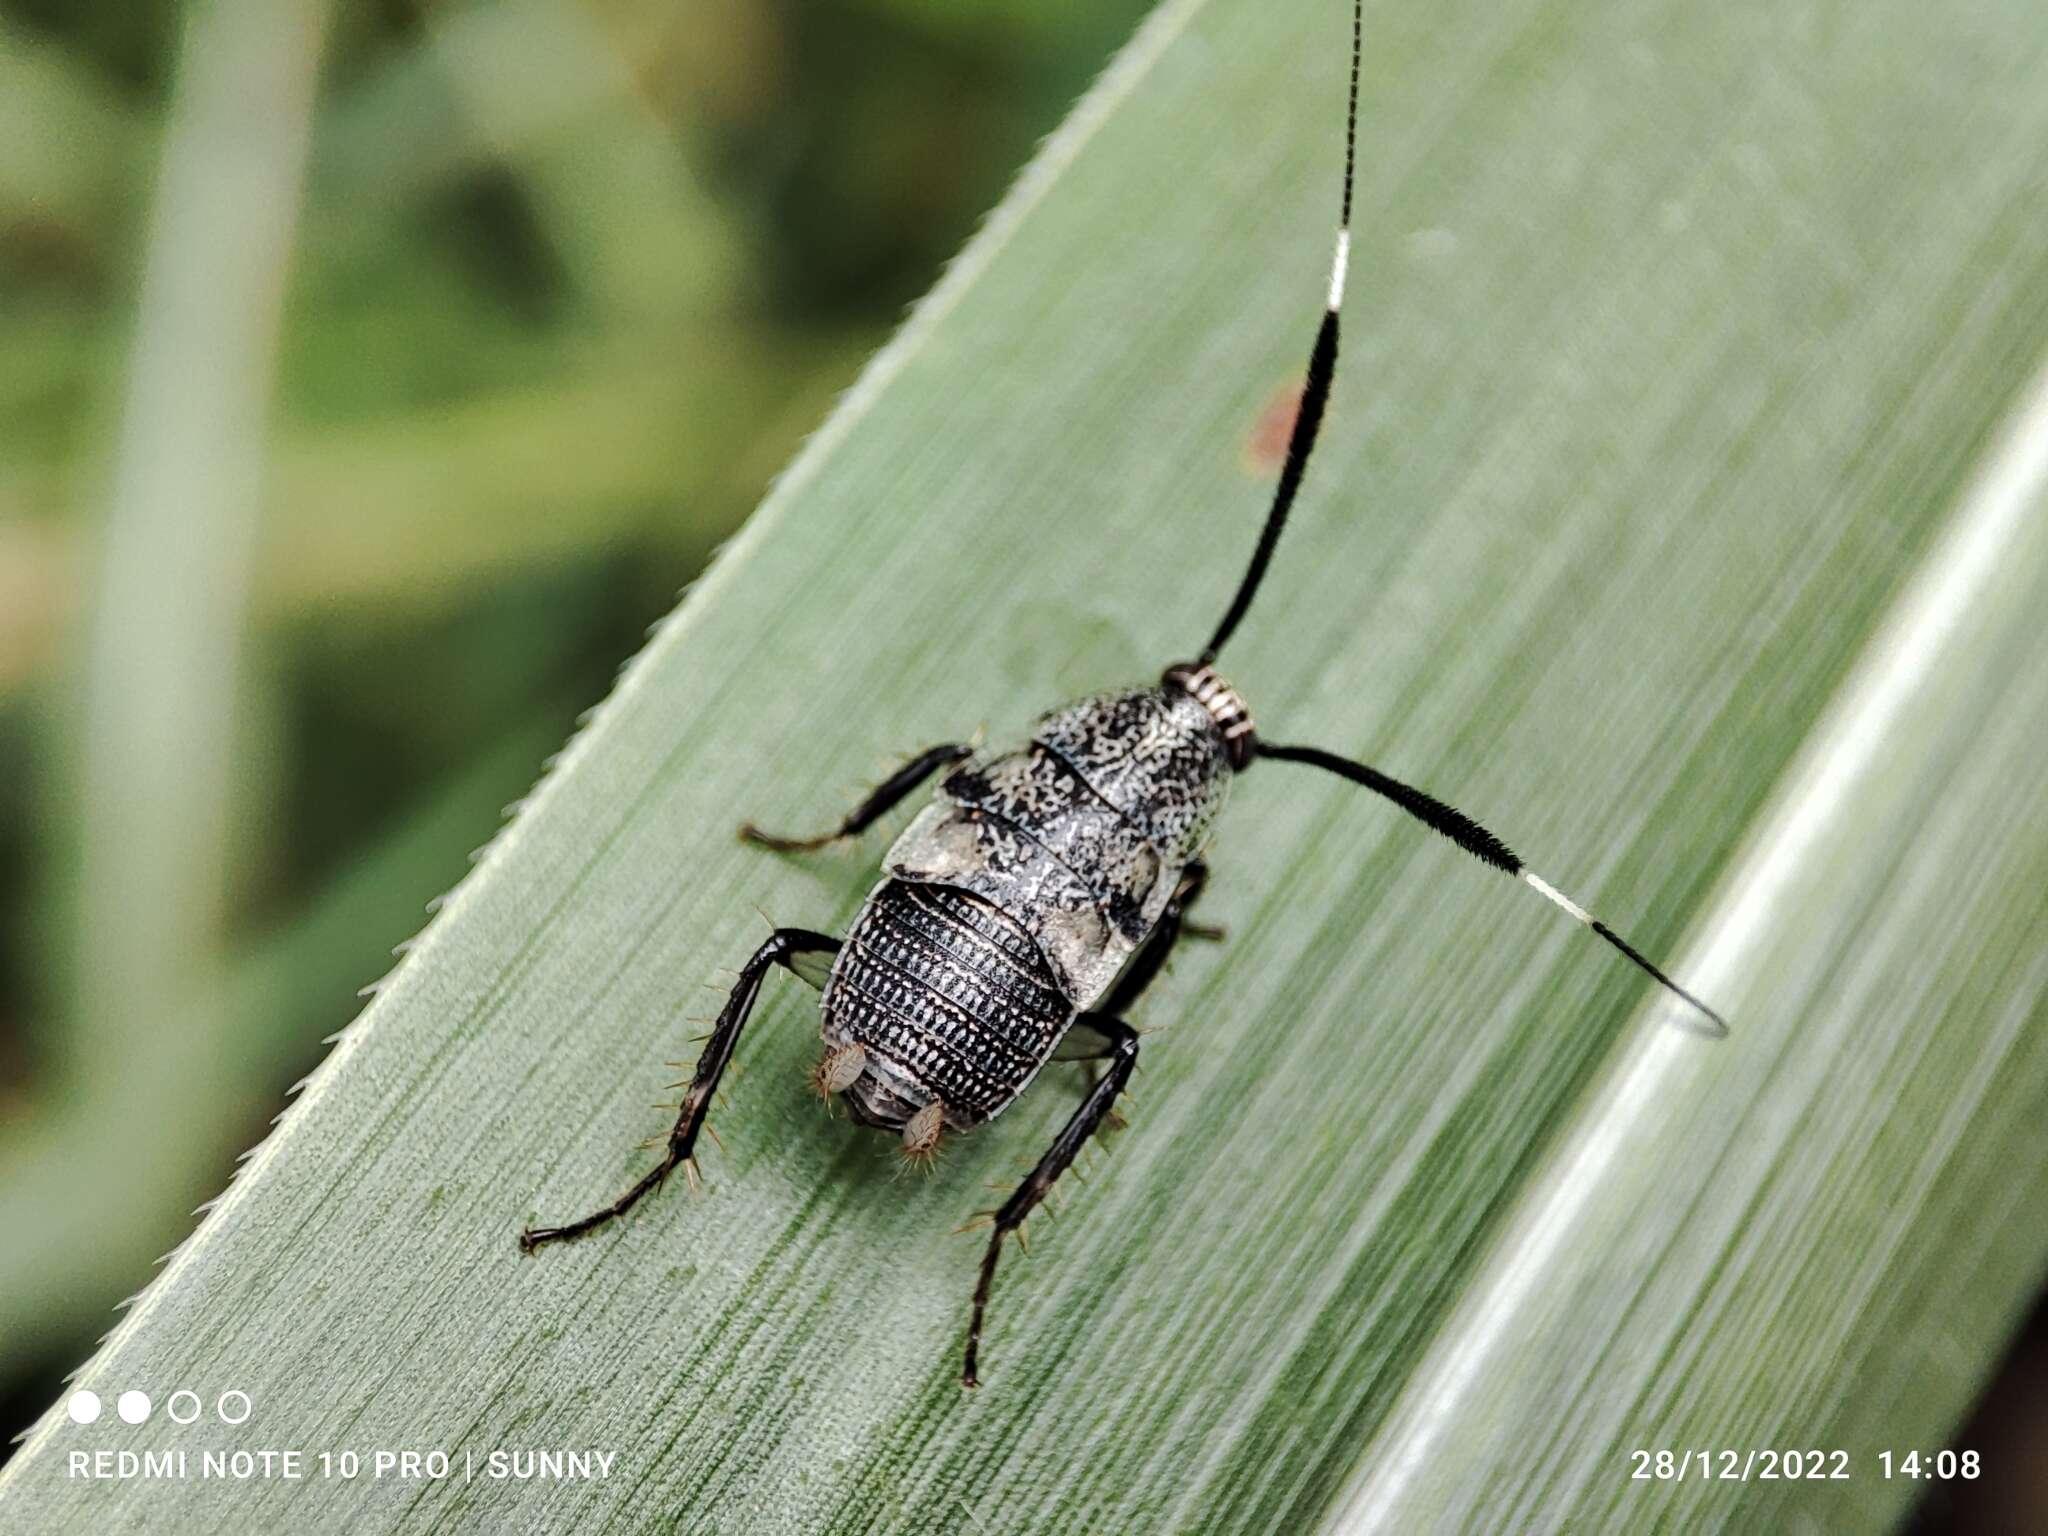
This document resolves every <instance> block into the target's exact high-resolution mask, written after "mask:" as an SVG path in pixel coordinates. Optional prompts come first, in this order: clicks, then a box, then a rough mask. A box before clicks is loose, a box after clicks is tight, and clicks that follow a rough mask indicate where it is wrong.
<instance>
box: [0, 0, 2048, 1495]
mask: <svg viewBox="0 0 2048 1536" xmlns="http://www.w3.org/2000/svg"><path fill="white" fill-rule="evenodd" d="M1145 9H1146V6H1145V4H1144V3H1143V0H1093V3H1087V4H1083V3H1080V0H981V3H978V4H973V5H961V4H951V3H946V0H805V3H798V0H780V3H774V0H507V3H501V4H474V5H472V4H453V3H436V0H375V3H370V4H362V5H357V6H354V7H347V8H341V7H329V6H326V5H323V4H319V3H313V0H214V3H211V4H207V5H203V6H199V7H196V8H193V9H190V10H189V11H188V10H187V9H186V8H183V7H179V6H177V5H173V4H171V3H168V0H129V3H122V4H112V3H69V0H0V1228H4V1230H5V1231H6V1233H7V1245H6V1247H7V1254H6V1256H5V1257H4V1258H0V1377H4V1379H0V1399H4V1401H0V1432H4V1433H7V1434H11V1433H12V1432H14V1431H15V1430H16V1429H18V1428H20V1427H22V1426H23V1425H25V1424H26V1423H27V1422H28V1421H29V1419H30V1418H31V1417H32V1416H33V1415H34V1414H35V1413H37V1412H39V1411H40V1410H41V1409H42V1408H43V1407H44V1406H45V1405H46V1404H47V1403H48V1402H49V1401H50V1400H51V1399H52V1398H53V1397H54V1396H55V1395H56V1393H57V1391H58V1389H59V1386H60V1383H61V1379H62V1375H63V1373H64V1372H65V1371H67V1370H69V1369H70V1368H72V1367H73V1366H75V1365H77V1364H78V1363H80V1362H81V1361H82V1360H83V1359H84V1358H85V1356H86V1355H87V1353H88V1352H89V1350H90V1349H91V1346H92V1343H93V1341H94V1339H95V1338H97V1337H98V1335H99V1334H100V1333H102V1332H103V1331H104V1330H105V1329H106V1328H107V1327H108V1326H110V1324H111V1321H112V1318H113V1313H112V1310H111V1309H112V1308H113V1307H114V1306H115V1305H116V1303H118V1302H119V1301H120V1299H121V1298H122V1297H124V1296H126V1295H128V1294H130V1293H132V1292H134V1291H136V1290H137V1289H139V1288H140V1287H141V1286H142V1285H143V1284H144V1283H146V1281H147V1279H148V1278H149V1276H150V1274H151V1273H152V1269H151V1261H152V1260H153V1259H154V1258H155V1257H156V1256H157V1255H159V1254H161V1253H163V1252H164V1251H166V1250H167V1249H169V1248H170V1247H171V1246H172V1245H174V1244H175V1243H176V1242H178V1241H179V1240H181V1239H182V1237H183V1236H184V1235H185V1234H186V1233H187V1232H188V1231H189V1230H190V1227H191V1224H192V1222H191V1217H190V1214H189V1213H190V1212H191V1210H192V1208H193V1207H194V1206H195V1205H198V1204H199V1203H200V1202H202V1201H204V1200H206V1199H208V1198H210V1197H212V1196H214V1195H216V1194H217V1193H218V1192H219V1191H220V1189H221V1188H222V1186H223V1184H224V1183H225V1181H226V1178H227V1176H228V1174H229V1172H230V1170H231V1168H232V1166H233V1163H234V1159H235V1157H236V1155H237V1154H238V1153H241V1152H243V1151H245V1150H246V1149H248V1148H250V1147H252V1146H254V1145H255V1144H256V1143H257V1142H258V1141H259V1140H260V1139H261V1138H262V1136H263V1135H264V1134H265V1131H266V1128H267V1125H268V1122H269V1120H270V1118H271V1117H272V1116H273V1115H275V1114H276V1113H277V1112H278V1111H279V1109H280V1108H281V1107H282V1106H283V1104H284V1103H285V1097H286V1093H287V1090H288V1088H289V1086H290V1085H291V1084H292V1083H293V1082H294V1080H295V1079H297V1078H298V1077H299V1076H300V1075H301V1074H303V1073H304V1072H306V1071H308V1070H309V1069H310V1068H311V1067H312V1066H313V1065H314V1064H315V1063H316V1062H317V1061H318V1059H319V1057H320V1055H321V1052H322V1049H323V1047H322V1043H321V1042H322V1039H323V1037H324V1036H326V1035H328V1034H330V1033H331V1032H333V1031H334V1030H336V1029H338V1028H340V1027H341V1026H342V1025H343V1024H344V1023H346V1022H347V1020H348V1019H349V1018H350V1017H351V1016H352V1014H353V1013H354V1011H355V1007H356V1003H355V995H354V994H355V991H356V989H357V988H358V987H359V986H361V985H362V984H364V983H366V982H368V981H370V980H372V979H373V978H374V977H375V976H376V975H377V974H379V973H380V972H381V971H382V970H383V969H385V967H386V966H387V965H388V963H389V951H390V948H391V946H392V944H393V943H394V942H397V941H400V940H403V939H404V938H405V937H406V936H407V935H409V934H411V933H413V932H415V931H417V930H418V928H419V927H420V926H421V924H422V922H423V917H422V908H423V906H424V904H425V903H427V902H428V901H429V900H430V898H432V897H434V896H435V895H436V894H437V893H438V892H441V891H443V890H445V889H447V888H448V887H449V886H451V885H453V884H454V882H455V881H456V879H457V878H459V876H460V874H461V873H462V871H463V869H464V867H465V865H464V857H465V855H466V854H467V853H468V852H469V851H470V850H472V849H474V848H475V847H477V846H478V845H480V844H481V843H483V842H485V841H486V840H487V839H488V838H489V837H490V836H491V835H492V834H493V833H494V831H495V830H496V828H497V827H498V825H499V824H500V820H501V812H502V808H503V807H504V806H505V805H506V804H507V803H508V802H511V801H514V800H516V798H517V797H518V796H519V795H521V794H522V793H524V791H525V790H526V789H527V788H528V787H529V786H530V785H531V783H532V782H533V780H534V778H535V776H536V774H537V773H538V771H539V769H540V766H541V763H542V761H543V759H544V757H545V756H546V754H547V753H548V752H550V751H552V750H554V749H555V748H556V747H557V746H559V745H560V743H561V742H562V740H563V739H564V738H565V737H566V736H567V735H568V734H569V732H570V731H571V730H572V729H573V727H574V724H575V721H576V718H577V714H578V711H580V710H582V709H584V708H586V707H587V706H589V705H590V704H592V703H593V702H595V701H596V700H597V699H599V698H600V697H602V696H603V694H604V693H605V691H606V690H607V688H608V687H609V685H610V681H611V677H612V674H613V672H614V670H615V669H616V667H617V666H618V665H619V663H620V662H621V661H622V660H623V659H624V658H626V657H627V656H629V655H630V654H631V653H632V652H633V651H634V650H635V649H637V647H638V645H639V642H640V639H641V635H642V632H643V630H644V628H645V626H646V625H648V624H649V623H650V622H652V621H653V620H655V619H657V618H658V617H660V616H661V615H662V614H663V613H664V612H665V611H667V609H668V608H669V607H670V605H671V604H672V602H673V600H674V596H675V593H676V591H677V589H678V588H679V587H681V586H682V585H684V584H685V583H686V582H687V581H688V580H689V579H690V578H691V577H692V576H693V575H694V573H695V572H696V571H697V570H698V569H699V568H700V567H701V565H702V563H703V561H704V559H705V558H706V556H707V554H708V553H709V552H710V550H711V549H712V548H713V547H714V546H715V545H716V544H717V542H718V541H719V540H720V539H722V538H723V537H725V536H726V535H727V534H728V533H730V532H731V531H732V529H733V528H734V527H736V526H737V524H738V523H739V521H740V520H741V519H742V518H743V517H744V516H745V515H746V512H747V511H748V509H749V508H750V507H751V506H752V505H753V503H754V502H755V501H756V499H757V498H758V497H759V496H760V494H761V492H762V490H763V489H764V487H765V486H766V484H767V483H768V481H769V479H770V477H771V476H772V475H773V474H774V472H775V471H776V469H777V468H778V467H779V466H780V465H781V464H782V463H783V462H784V461H785V460H786V459H787V458H788V456H789V455H790V453H791V451H792V450H793V448H794V447H795V445H796V444H797V442H798V441H799V440H800V438H801V437H802V435H803V434H804V433H805V432H806V431H808V430H809V429H810V428H811V427H812V426H814V425H815V424H816V423H817V422H819V421H820V420H821V419H822V417H823V415H824V413H825V411H826V409H827V408H828V406H829V404H830V402H831V400H832V398H833V396H834V395H835V393H836V392H837V391H838V390H840V389H841V388H843V387H845V386H846V385H847V384H848V383H849V382H850V381H851V380H852V377H853V375H854V372H855V370H856V369H857V368H858V366H859V364H860V363H861V361H862V360H863V359H864V358H865V357H866V356H867V355H868V353H869V352H870V351H871V350H872V349H873V348H874V347H875V346H876V345H877V344H878V343H879V342H880V341H881V339H882V338H883V337H884V336H885V335H886V334H887V333H888V331H889V329H890V327H891V325H892V324H893V322H894V320H895V318H896V316H897V315H898V314H899V313H900V311H901V309H902V307H903V306H904V305H905V304H906V303H907V302H909V301H910V300H911V299H913V298H914V297H916V296H917V295H918V294H919V293H921V292H922V291H923V290H924V289H925V288H927V287H928V286H929V285H930V283H931V282H932V280H933V278H934V277H935V275H936V274H937V272H938V270H939V268H940V267H941V265H942V264H943V262H944V261H945V259H946V258H947V256H948V255H950V253H952V252H953V251H954V250H955V249H957V248H958V246H959V245H960V243H961V242H962V240H963V239H964V238H965V236H966V235H967V233H968V232H969V230H970V229H971V228H972V227H973V225H974V223H975V221H976V219H977V217H978V216H979V215H980V213H981V212H982V211H983V210H985V209H987V208H989V207H991V206H993V204H994V203H995V201H996V200H997V198H998V197H999V196H1000V194H1001V192H1002V190H1003V188H1004V186H1005V184H1006V183H1007V180H1008V178H1009V177H1010V175H1011V174H1012V173H1013V172H1014V170H1015V168H1016V167H1017V166H1018V165H1020V164H1021V163H1022V162H1023V160H1024V159H1025V157H1026V155H1027V154H1028V153H1029V151H1030V149H1031V146H1032V145H1033V143H1034V142H1035V140H1036V139H1037V137H1038V136H1039V135H1041V134H1043V133H1045V132H1047V131H1049V130H1050V129H1051V128H1052V127H1053V126H1054V125H1055V124H1056V123H1057V122H1058V121H1059V119H1060V118H1061V116H1062V115H1063V114H1064V112H1065V110H1066V108H1067V107H1068V106H1069V105H1070V103H1071V102H1072V101H1073V99H1074V97H1075V96H1076V95H1077V94H1078V92H1079V91H1080V90H1081V88H1082V87H1083V86H1084V85H1085V84H1086V82H1087V81H1088V79H1089V78H1090V77H1091V76H1092V75H1093V73H1094V72H1095V70H1096V69H1097V68H1099V67H1100V65H1101V64H1102V62H1103V61H1104V60H1105V59H1106V58H1107V57H1108V56H1109V54H1110V53H1111V51H1112V50H1113V49H1114V48H1115V47H1116V45H1117V44H1119V43H1120V42H1121V41H1122V40H1123V38H1124V37H1125V36H1127V35H1128V33H1129V31H1130V29H1131V27H1132V26H1133V25H1134V24H1135V22H1136V21H1137V19H1138V17H1139V16H1140V15H1141V14H1142V13H1143V11H1144V10H1145ZM1001 364H1002V360H1001V359H999V358H991V359H989V366H991V367H999V366H1001ZM721 814H722V813H721ZM678 878H679V879H680V878H687V872H685V871H679V872H678ZM2042 1336H2043V1329H2042V1328H2041V1327H2040V1326H2039V1325H2038V1324H2037V1325H2036V1326H2035V1328H2034V1329H2033V1330H2032V1331H2031V1333H2030V1335H2029V1338H2028V1340H2027V1341H2023V1343H2022V1345H2021V1346H2020V1349H2019V1352H2018V1353H2017V1354H2016V1356H2015V1358H2014V1362H2013V1363H2012V1365H2011V1366H2010V1368H2009V1369H2008V1371H2007V1373H2006V1375H2005V1377H2004V1378H2003V1379H2002V1380H2001V1381H2000V1383H1999V1384H1998V1385H1997V1386H1996V1387H1994V1389H1993V1393H1992V1396H1991V1397H1990V1399H1988V1401H1987V1408H1986V1410H1985V1411H1984V1412H1983V1413H1982V1414H1980V1416H1979V1419H1978V1421H1977V1422H1976V1423H1975V1424H1973V1425H1972V1426H1970V1427H1969V1428H1968V1429H1966V1430H1965V1431H1964V1432H1963V1433H1962V1434H1961V1435H1959V1437H1958V1441H1957V1443H1958V1444H1960V1445H1967V1446H1973V1447H1976V1448H1979V1449H1981V1450H1983V1451H1984V1452H1985V1453H1986V1459H1987V1463H1991V1464H1997V1461H1998V1458H1999V1456H2000V1455H2001V1454H2003V1455H2005V1456H2007V1457H2009V1458H2010V1457H2016V1456H2021V1455H2024V1454H2026V1452H2025V1447H2027V1446H2029V1445H2031V1446H2032V1447H2033V1448H2034V1449H2033V1451H2032V1454H2033V1455H2034V1456H2036V1457H2039V1456H2040V1454H2041V1452H2040V1447H2041V1446H2043V1445H2048V1409H2044V1407H2043V1405H2044V1404H2048V1389H2044V1385H2043V1377H2044V1374H2048V1367H2044V1365H2043V1364H2042V1362H2043V1360H2044V1351H2043V1348H2042V1343H2041V1341H2042ZM2001 1443H2003V1444H2004V1445H2005V1446H2006V1447H2007V1450H2005V1451H2004V1452H2001V1451H2000V1450H1999V1449H1998V1447H1999V1446H2000V1444H2001ZM2018 1493H2019V1490H2018V1489H2017V1488H2016V1487H2015V1486H2014V1484H2013V1483H2011V1482H2006V1481H2004V1480H1999V1481H1998V1482H1996V1483H1987V1484H1985V1485H1982V1486H1980V1487H1978V1488H1957V1489H1949V1490H1942V1491H1941V1492H1940V1493H1939V1494H1938V1495H1937V1497H1939V1498H1942V1499H1947V1500H1951V1501H1953V1502H1951V1503H1947V1504H1939V1505H1932V1506H1929V1507H1928V1508H1926V1509H1923V1511H1922V1515H1921V1520H1922V1524H1923V1525H1924V1526H1925V1527H1926V1528H1928V1529H1946V1528H1951V1526H1952V1525H1953V1524H1961V1523H1972V1524H1988V1525H1989V1526H1991V1527H1994V1528H1995V1527H1996V1526H1997V1525H1998V1522H1999V1521H2000V1519H2001V1515H2000V1511H1999V1509H1998V1507H1997V1505H1996V1501H1997V1500H1999V1499H2000V1498H2005V1497H2017V1495H2018ZM1973 1499H1974V1500H1977V1501H1978V1502H1977V1503H1976V1504H1975V1505H1972V1504H1970V1503H1969V1502H1968V1501H1970V1500H1973ZM1986 1501H1991V1502H1986ZM2019 1507H2020V1506H2018V1505H2015V1506H2014V1508H2015V1509H2017V1508H2019Z"/></svg>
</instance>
